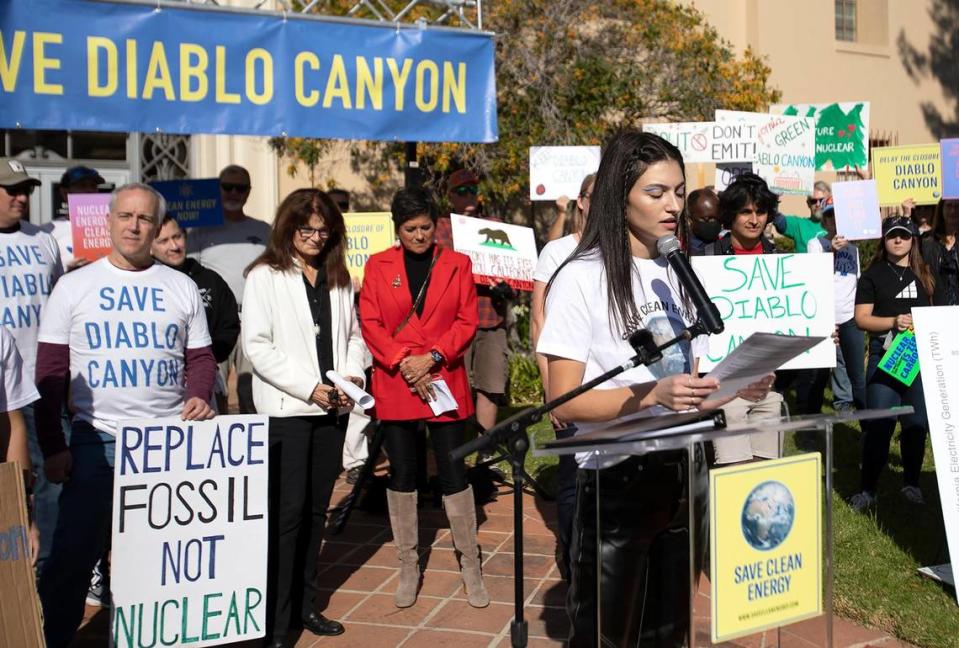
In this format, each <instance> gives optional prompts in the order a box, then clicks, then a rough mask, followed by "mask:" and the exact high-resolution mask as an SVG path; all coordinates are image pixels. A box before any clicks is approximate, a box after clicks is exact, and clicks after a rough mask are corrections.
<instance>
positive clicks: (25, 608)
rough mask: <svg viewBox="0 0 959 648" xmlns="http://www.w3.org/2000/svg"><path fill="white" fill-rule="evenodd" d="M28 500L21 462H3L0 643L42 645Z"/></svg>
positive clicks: (37, 647) (0, 486) (0, 471)
mask: <svg viewBox="0 0 959 648" xmlns="http://www.w3.org/2000/svg"><path fill="white" fill-rule="evenodd" d="M26 502H27V500H26V494H25V492H24V488H23V470H22V469H21V467H20V464H18V463H15V462H8V463H0V593H2V596H0V646H17V647H18V648H20V647H22V648H42V646H44V645H45V644H44V641H43V621H42V620H41V618H40V600H39V599H38V598H37V585H36V582H35V581H34V576H33V563H32V561H31V560H30V540H29V536H28V529H29V524H30V523H29V522H28V520H27V506H26Z"/></svg>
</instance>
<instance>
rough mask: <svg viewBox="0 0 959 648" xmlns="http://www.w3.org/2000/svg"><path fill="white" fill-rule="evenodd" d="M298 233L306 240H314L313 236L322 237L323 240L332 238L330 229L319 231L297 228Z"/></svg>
mask: <svg viewBox="0 0 959 648" xmlns="http://www.w3.org/2000/svg"><path fill="white" fill-rule="evenodd" d="M296 231H297V233H298V234H299V235H300V236H301V237H302V238H305V239H311V238H313V235H314V234H316V235H317V236H319V237H320V239H321V240H326V239H328V238H330V230H328V229H325V228H324V229H317V228H315V227H297V228H296Z"/></svg>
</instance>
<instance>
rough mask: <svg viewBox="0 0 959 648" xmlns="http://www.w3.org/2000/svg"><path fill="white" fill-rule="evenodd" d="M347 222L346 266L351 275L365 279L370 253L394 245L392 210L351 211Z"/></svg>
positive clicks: (345, 219) (346, 217) (345, 217)
mask: <svg viewBox="0 0 959 648" xmlns="http://www.w3.org/2000/svg"><path fill="white" fill-rule="evenodd" d="M343 220H344V221H345V222H346V267H347V268H348V269H349V271H350V276H351V277H356V278H357V279H359V280H360V281H362V280H363V269H364V268H365V267H366V262H367V261H368V260H369V258H370V255H373V254H376V253H377V252H382V251H383V250H385V249H387V248H388V247H390V246H391V245H393V239H394V235H393V220H392V219H391V217H390V212H351V213H347V214H343Z"/></svg>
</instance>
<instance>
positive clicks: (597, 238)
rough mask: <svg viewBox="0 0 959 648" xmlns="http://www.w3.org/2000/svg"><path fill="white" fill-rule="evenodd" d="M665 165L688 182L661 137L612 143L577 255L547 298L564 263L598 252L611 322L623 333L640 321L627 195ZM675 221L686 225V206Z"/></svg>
mask: <svg viewBox="0 0 959 648" xmlns="http://www.w3.org/2000/svg"><path fill="white" fill-rule="evenodd" d="M666 161H672V162H675V163H677V164H678V165H679V168H680V170H681V171H682V174H683V178H685V177H686V167H685V165H684V164H683V155H682V153H680V152H679V149H678V148H676V147H675V146H673V145H672V144H670V143H669V142H667V141H666V140H664V139H663V138H662V137H659V136H658V135H653V134H651V133H641V132H639V131H622V132H619V133H616V134H614V135H613V136H612V138H610V140H609V142H608V143H607V144H606V146H605V147H604V149H603V157H602V159H601V160H600V163H599V171H597V172H596V182H595V184H594V185H593V193H592V196H591V199H590V202H589V213H588V214H587V217H586V229H585V230H583V235H582V236H581V237H580V240H579V245H577V246H576V249H575V250H574V251H573V254H571V255H570V257H569V258H568V259H567V260H566V261H565V262H564V263H563V264H562V265H561V266H560V267H559V268H558V269H557V270H556V272H555V273H553V276H552V277H551V278H550V281H549V284H547V286H546V290H547V293H548V292H549V289H550V287H551V286H552V284H553V279H555V278H556V275H558V274H559V273H560V271H561V270H562V269H563V268H564V267H566V264H568V263H570V262H571V261H575V260H577V259H583V258H585V257H587V256H590V255H591V254H594V253H596V252H598V253H599V255H600V257H601V258H602V261H603V267H604V268H605V270H606V287H607V294H608V295H609V316H610V321H611V322H612V323H613V324H614V325H615V326H616V328H618V330H619V332H621V333H624V334H625V333H627V332H628V327H629V326H630V323H631V322H637V321H640V320H641V318H640V317H639V311H638V310H637V308H636V300H635V299H633V268H634V266H633V255H632V252H631V250H630V245H629V231H628V227H627V225H626V204H627V200H628V198H629V192H630V191H631V190H632V188H633V185H635V184H636V181H637V180H639V178H640V176H642V175H643V174H644V173H645V172H646V170H647V169H648V168H649V167H650V166H652V165H654V164H656V163H657V162H666ZM676 218H677V221H678V222H680V223H682V222H683V221H684V220H685V218H686V207H685V204H684V205H683V212H682V213H681V214H677V216H676Z"/></svg>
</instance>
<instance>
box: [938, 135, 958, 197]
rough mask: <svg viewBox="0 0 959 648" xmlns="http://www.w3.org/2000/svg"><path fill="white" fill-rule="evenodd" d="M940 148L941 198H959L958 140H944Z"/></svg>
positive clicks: (940, 143)
mask: <svg viewBox="0 0 959 648" xmlns="http://www.w3.org/2000/svg"><path fill="white" fill-rule="evenodd" d="M939 145H940V146H941V147H942V157H941V158H940V159H941V160H942V197H943V198H946V199H949V200H954V199H956V198H959V139H944V140H941V141H940V142H939Z"/></svg>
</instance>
